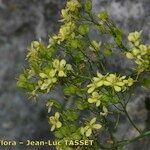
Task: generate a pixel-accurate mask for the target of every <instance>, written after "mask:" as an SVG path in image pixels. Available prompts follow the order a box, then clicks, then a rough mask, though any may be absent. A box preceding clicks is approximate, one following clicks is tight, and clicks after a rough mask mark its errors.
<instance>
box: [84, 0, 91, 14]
mask: <svg viewBox="0 0 150 150" xmlns="http://www.w3.org/2000/svg"><path fill="white" fill-rule="evenodd" d="M91 10H92V1H91V0H86V2H85V11H86V12H88V13H90V12H91Z"/></svg>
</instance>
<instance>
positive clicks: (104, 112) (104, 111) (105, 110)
mask: <svg viewBox="0 0 150 150" xmlns="http://www.w3.org/2000/svg"><path fill="white" fill-rule="evenodd" d="M102 109H103V112H100V115H102V116H107V115H108V109H107V108H106V107H105V106H103V108H102Z"/></svg>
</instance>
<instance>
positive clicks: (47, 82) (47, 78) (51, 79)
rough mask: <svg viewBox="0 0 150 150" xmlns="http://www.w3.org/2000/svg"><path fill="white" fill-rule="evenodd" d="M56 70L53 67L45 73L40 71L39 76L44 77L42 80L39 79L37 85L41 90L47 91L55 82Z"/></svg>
mask: <svg viewBox="0 0 150 150" xmlns="http://www.w3.org/2000/svg"><path fill="white" fill-rule="evenodd" d="M55 74H56V71H55V70H54V69H51V70H50V71H49V73H48V74H45V73H40V74H39V76H40V77H41V78H42V79H44V81H43V82H42V81H41V80H40V81H39V85H40V88H41V90H46V89H47V91H49V90H50V88H51V87H52V86H53V84H54V83H56V82H57V78H56V77H55Z"/></svg>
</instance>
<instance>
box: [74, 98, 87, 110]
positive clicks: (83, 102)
mask: <svg viewBox="0 0 150 150" xmlns="http://www.w3.org/2000/svg"><path fill="white" fill-rule="evenodd" d="M76 107H77V108H78V109H79V110H84V109H87V108H89V103H88V102H87V101H86V100H82V99H79V100H77V101H76Z"/></svg>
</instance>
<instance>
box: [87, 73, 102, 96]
mask: <svg viewBox="0 0 150 150" xmlns="http://www.w3.org/2000/svg"><path fill="white" fill-rule="evenodd" d="M103 79H104V76H103V75H102V74H100V73H99V72H97V77H93V82H92V83H91V84H89V85H87V87H89V89H88V91H87V92H88V93H92V92H93V91H94V90H95V89H96V88H99V87H101V86H103Z"/></svg>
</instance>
